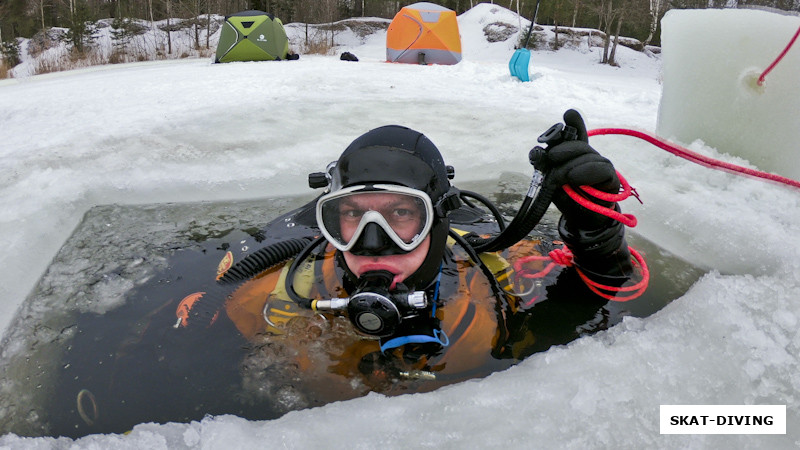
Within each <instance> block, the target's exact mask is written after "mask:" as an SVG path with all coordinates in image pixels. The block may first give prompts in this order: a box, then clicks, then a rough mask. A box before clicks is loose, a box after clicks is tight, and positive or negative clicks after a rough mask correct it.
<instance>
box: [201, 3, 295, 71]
mask: <svg viewBox="0 0 800 450" xmlns="http://www.w3.org/2000/svg"><path fill="white" fill-rule="evenodd" d="M288 54H289V39H288V38H287V37H286V30H284V29H283V22H281V19H278V18H277V17H275V16H273V15H272V14H268V13H265V12H264V11H255V10H253V11H242V12H239V13H236V14H232V15H230V16H227V17H226V18H225V23H224V24H223V25H222V31H221V32H220V35H219V43H218V44H217V57H216V62H218V63H219V62H231V61H273V60H281V59H286V58H287V56H288Z"/></svg>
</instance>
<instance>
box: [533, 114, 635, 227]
mask: <svg viewBox="0 0 800 450" xmlns="http://www.w3.org/2000/svg"><path fill="white" fill-rule="evenodd" d="M564 124H566V125H567V126H571V127H574V128H575V129H576V130H577V139H576V140H573V141H566V142H562V143H560V144H558V145H556V146H554V147H552V148H550V149H549V151H548V155H547V156H548V161H549V164H550V166H551V167H552V172H551V173H550V176H549V178H550V181H552V182H554V183H555V184H556V185H557V186H559V187H558V188H556V190H555V193H554V194H553V204H554V205H556V207H557V208H558V210H559V211H561V214H562V215H563V218H564V221H565V222H566V224H565V225H566V227H567V229H570V230H587V231H588V230H597V229H600V228H605V227H607V226H609V225H610V224H611V222H612V221H613V219H611V218H608V217H606V216H603V215H601V214H597V213H595V212H592V211H590V210H589V209H587V208H585V207H584V206H581V205H580V204H578V203H577V202H575V201H574V200H572V198H570V197H569V195H567V193H566V192H564V190H563V189H561V186H563V185H565V184H568V185H570V186H572V187H573V188H575V190H576V191H578V192H580V189H578V186H584V185H589V186H592V187H593V188H595V189H599V190H601V191H604V192H608V193H611V194H617V193H619V187H620V182H619V177H617V173H616V170H614V165H613V164H611V161H609V160H608V159H606V158H604V157H602V156H600V154H599V153H597V151H596V150H595V149H593V148H592V147H591V146H590V145H589V136H588V135H587V133H586V125H585V124H584V123H583V118H582V117H581V115H580V113H578V112H577V111H575V110H574V109H570V110H569V111H567V112H565V113H564ZM590 200H591V201H592V202H593V203H597V204H599V205H601V206H604V207H608V208H616V204H615V203H613V202H607V201H603V200H599V199H595V198H590Z"/></svg>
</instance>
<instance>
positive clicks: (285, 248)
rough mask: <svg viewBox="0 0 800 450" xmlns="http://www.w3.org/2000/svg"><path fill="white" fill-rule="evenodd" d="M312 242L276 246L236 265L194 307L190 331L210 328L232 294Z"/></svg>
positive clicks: (301, 240) (288, 241)
mask: <svg viewBox="0 0 800 450" xmlns="http://www.w3.org/2000/svg"><path fill="white" fill-rule="evenodd" d="M311 239H312V238H310V237H305V238H296V239H289V240H286V241H281V242H276V243H274V244H271V245H268V246H266V247H263V248H261V249H259V250H258V251H256V252H254V253H252V254H250V255H248V256H247V257H246V258H244V259H243V260H241V261H239V262H238V263H236V264H234V265H233V267H231V268H230V269H228V271H227V272H225V274H224V275H223V276H222V277H221V278H220V279H219V280H217V282H216V283H215V284H214V285H213V286H211V287H210V288H209V289H208V290H207V292H206V293H205V295H203V296H202V297H201V298H200V299H199V300H197V302H196V303H195V304H194V305H193V306H192V308H191V311H190V312H189V319H188V320H187V324H186V325H187V326H188V327H191V328H205V327H207V326H209V325H211V322H212V321H213V320H214V317H215V316H216V315H217V313H219V311H220V310H221V309H222V307H223V306H224V305H225V302H226V301H227V300H228V297H229V296H230V294H232V293H233V291H235V290H236V289H237V288H238V287H239V286H240V285H242V284H243V283H244V282H246V281H249V280H251V279H253V278H254V277H256V276H258V275H259V274H261V273H263V272H264V271H265V270H268V269H271V268H273V267H275V266H277V265H278V264H281V263H283V262H285V261H287V260H289V259H291V258H293V257H294V256H295V255H297V254H298V253H300V252H301V251H302V250H303V248H305V247H306V245H307V244H308V242H309V241H310V240H311Z"/></svg>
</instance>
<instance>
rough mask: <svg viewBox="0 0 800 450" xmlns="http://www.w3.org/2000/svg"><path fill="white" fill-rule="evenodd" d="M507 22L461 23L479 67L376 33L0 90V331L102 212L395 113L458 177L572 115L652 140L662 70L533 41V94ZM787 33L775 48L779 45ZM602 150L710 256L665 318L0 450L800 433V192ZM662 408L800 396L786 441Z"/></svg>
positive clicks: (206, 193) (277, 161) (292, 156)
mask: <svg viewBox="0 0 800 450" xmlns="http://www.w3.org/2000/svg"><path fill="white" fill-rule="evenodd" d="M498 19H502V20H505V21H507V22H508V23H510V24H517V17H516V16H515V15H514V14H512V13H510V12H509V11H508V10H505V9H503V8H499V7H497V6H492V5H489V4H481V5H479V6H477V7H476V8H474V9H473V10H471V11H469V12H467V13H465V14H463V15H462V16H460V18H459V24H460V27H461V34H462V38H463V43H464V59H463V61H462V62H461V63H460V64H458V65H455V66H425V67H422V66H406V65H397V64H387V63H385V62H383V61H384V58H385V54H384V52H383V45H384V41H383V35H380V34H376V35H373V36H371V37H369V38H367V39H365V40H363V41H362V40H360V39H356V38H354V39H353V40H352V41H351V42H346V44H347V45H346V46H344V47H343V48H342V49H341V50H342V51H344V50H348V51H351V52H352V53H354V54H356V55H357V56H358V57H359V58H360V59H361V61H360V62H358V63H350V62H343V61H339V60H338V53H337V56H336V57H332V56H331V57H326V56H309V55H304V56H302V57H301V59H300V60H299V61H296V62H280V63H235V64H224V65H214V64H211V62H210V61H209V60H182V61H170V62H161V63H137V64H128V65H120V66H104V67H98V68H90V69H83V70H79V71H72V72H65V73H55V74H50V75H44V76H36V77H27V78H19V79H13V80H5V81H0V123H2V128H1V129H0V142H2V147H0V168H2V170H0V211H2V215H0V235H2V236H3V237H4V242H5V251H4V253H3V255H2V256H0V258H2V260H0V264H2V266H3V267H4V270H3V271H2V273H0V281H1V282H2V285H3V286H5V293H6V296H5V298H6V300H5V301H4V302H3V303H2V305H0V317H2V324H0V326H2V328H3V329H6V328H7V327H8V325H9V323H11V321H12V319H13V315H14V312H15V311H16V310H17V309H18V307H19V306H20V305H21V304H22V303H23V301H24V299H25V296H26V295H27V293H28V292H29V291H30V289H31V287H32V286H33V285H34V284H35V283H36V280H37V279H38V277H39V276H40V275H41V274H42V272H43V271H44V270H45V268H46V267H47V265H48V263H49V261H50V259H51V258H52V257H53V255H54V254H55V253H56V252H57V250H58V249H59V247H60V246H61V244H62V243H63V242H64V240H65V239H66V238H67V237H68V236H69V234H70V233H71V231H72V230H73V229H74V227H75V226H76V225H77V224H78V222H79V221H80V219H81V217H82V215H83V213H84V212H85V211H86V210H87V209H88V208H90V207H91V206H93V205H98V204H108V203H124V204H134V203H153V202H170V201H208V200H222V199H252V198H265V197H270V196H280V195H286V194H299V193H307V192H308V188H307V186H306V183H305V179H306V176H307V174H308V172H309V171H317V170H320V169H322V168H324V166H325V164H326V163H327V162H329V161H331V160H333V159H335V158H336V157H337V156H338V154H339V153H340V152H341V150H342V149H343V148H344V147H345V146H346V145H347V144H348V143H349V142H350V141H351V140H352V139H353V138H355V137H356V136H358V135H359V134H361V133H362V132H364V131H367V130H369V129H371V128H374V127H376V126H380V125H384V124H387V123H398V124H403V125H407V126H410V127H412V128H416V129H418V130H420V131H422V132H424V133H425V134H427V135H428V136H429V137H430V138H431V139H432V140H433V141H434V142H435V143H436V144H437V145H438V147H439V148H440V149H441V150H442V153H443V154H444V157H445V160H446V161H447V163H448V164H451V165H454V166H455V167H456V179H455V182H456V183H458V182H459V181H463V180H479V179H493V178H496V177H497V176H499V174H500V173H502V172H503V171H516V172H519V171H522V172H526V173H527V171H528V170H529V169H527V168H526V167H527V151H528V150H529V149H530V147H531V146H532V145H534V141H535V138H536V136H538V135H539V134H540V133H541V132H542V131H544V130H545V129H547V128H548V127H549V126H550V125H552V124H553V123H555V122H557V121H559V120H560V119H561V114H562V113H563V112H564V111H565V110H566V109H568V108H577V109H579V110H580V111H582V112H583V113H584V117H585V119H586V121H587V125H588V127H589V128H590V129H592V128H600V127H607V126H613V127H626V128H637V129H642V130H647V131H650V132H654V131H655V127H656V121H657V111H658V107H659V101H660V97H661V85H660V84H659V74H660V67H659V64H660V61H659V60H658V59H655V58H652V57H649V56H646V55H644V54H641V53H635V52H632V51H628V50H627V49H624V48H623V49H619V50H618V58H619V60H620V65H621V67H619V68H612V67H607V66H601V65H598V64H597V60H598V59H599V50H598V49H596V48H593V49H589V48H587V47H585V46H581V47H579V48H577V49H574V50H565V51H560V52H557V53H552V52H546V51H543V52H535V53H534V54H533V57H532V67H533V69H532V70H533V72H534V73H533V77H532V78H533V81H532V82H530V83H521V82H519V81H517V80H514V79H512V78H511V77H510V76H509V73H508V67H507V62H508V59H509V58H510V57H511V54H512V53H513V43H514V41H513V39H512V40H509V41H506V42H500V43H495V44H489V43H487V42H486V41H485V39H483V37H482V36H483V33H482V29H483V27H484V26H485V25H486V24H488V23H491V22H493V21H495V20H498ZM524 23H525V22H524V21H523V24H524ZM772 44H774V45H773V47H776V50H775V53H777V52H778V51H779V50H780V49H781V48H782V47H783V46H784V45H785V42H775V43H772ZM666 51H668V49H667V48H665V52H666ZM674 120H679V118H674ZM790 120H795V121H796V119H790ZM736 126H748V124H746V123H745V124H743V125H742V124H736ZM592 143H593V145H594V146H595V147H596V148H597V149H598V150H599V151H600V152H601V153H603V154H604V155H606V156H608V157H609V158H610V159H611V160H612V161H614V163H615V164H616V165H617V167H618V169H619V170H620V171H621V172H622V173H623V174H624V175H625V176H626V178H627V179H628V180H629V181H630V182H631V183H632V184H633V185H634V186H635V187H636V188H637V189H638V191H639V193H640V195H641V197H642V199H643V201H644V204H643V205H639V204H638V203H634V202H632V201H628V202H626V203H625V204H623V208H625V209H626V211H628V212H633V213H635V214H637V216H638V217H639V222H640V225H639V227H637V228H636V229H635V230H634V232H636V233H639V234H640V235H642V236H643V237H645V238H647V239H649V240H651V241H652V242H655V243H656V244H658V245H659V246H661V247H662V248H664V249H666V250H668V251H672V252H674V253H675V254H677V255H678V256H680V257H683V258H685V259H687V260H689V261H691V262H692V263H694V264H696V265H699V266H701V267H705V268H708V274H707V275H706V276H704V277H703V278H702V279H701V280H700V281H698V282H697V283H696V284H695V285H694V286H693V287H692V289H690V291H689V292H688V293H687V294H686V295H684V296H683V297H681V298H679V299H676V300H675V301H674V302H672V303H671V304H670V305H669V306H668V307H667V308H665V309H664V310H662V311H660V312H659V313H657V314H655V315H654V316H651V317H649V318H647V319H630V318H629V319H626V320H625V321H624V322H623V323H622V324H621V325H619V326H616V327H614V328H612V329H611V330H609V331H607V332H603V333H600V334H598V335H596V336H593V337H590V338H584V339H580V340H578V341H576V342H574V343H572V344H570V345H568V346H564V347H559V348H554V349H551V350H550V351H548V352H545V353H542V354H537V355H535V356H533V357H531V358H529V359H528V360H526V361H525V362H523V363H522V364H520V365H519V366H517V367H515V368H513V369H511V370H508V371H505V372H501V373H496V374H494V375H492V376H490V377H489V378H487V379H484V380H475V381H471V382H467V383H463V384H459V385H454V386H450V387H447V388H444V389H441V390H439V391H436V392H433V393H428V394H417V395H407V396H400V397H394V398H386V397H383V396H380V395H370V396H367V397H365V398H362V399H358V400H354V401H348V402H342V403H336V404H331V405H327V406H325V407H322V408H317V409H313V410H306V411H300V412H294V413H290V414H288V415H286V416H284V417H282V418H281V419H278V420H273V421H268V422H252V421H246V420H244V419H240V418H236V417H230V416H226V417H209V418H207V419H204V420H203V421H202V422H194V423H191V424H166V425H157V424H144V425H140V426H137V427H136V428H135V429H134V430H133V432H132V433H130V434H129V435H124V436H122V435H98V436H88V437H85V438H82V439H79V440H77V441H71V440H68V439H65V438H60V439H55V438H36V439H25V438H20V437H17V436H14V435H12V434H7V435H5V436H2V437H0V446H6V447H8V448H71V447H72V446H73V445H74V446H75V447H77V448H108V447H114V448H170V449H173V448H201V447H202V448H223V447H224V448H243V447H255V446H263V445H265V444H266V445H268V446H269V447H278V446H283V447H290V448H308V447H314V446H320V445H326V446H327V447H331V448H376V447H384V448H401V447H402V448H407V447H409V446H418V447H422V446H430V447H434V446H435V447H444V448H456V447H458V448H463V447H469V448H487V447H497V446H498V445H500V443H502V444H503V445H505V446H508V447H513V448H529V447H531V446H534V447H538V448H581V449H583V448H608V447H622V448H712V447H713V448H755V447H759V448H793V447H795V446H796V445H800V431H798V430H800V415H799V414H800V410H799V409H798V398H797V392H798V391H800V375H798V373H800V371H799V370H798V369H800V367H798V366H799V365H800V364H798V361H800V333H798V332H797V328H798V318H800V304H798V303H797V299H798V297H800V275H798V274H800V257H798V256H797V252H796V249H797V248H800V225H798V224H799V223H800V220H798V219H800V195H798V192H797V191H795V190H791V189H789V188H785V187H782V186H779V185H775V184H768V183H764V182H761V181H757V180H752V179H745V178H741V177H736V176H733V175H730V174H725V173H721V172H715V171H712V170H710V169H708V168H704V167H700V166H694V165H692V164H690V163H688V162H685V161H683V160H680V159H677V158H675V157H674V156H670V155H668V154H666V153H664V152H662V151H660V150H658V149H656V148H655V147H652V146H650V145H649V144H646V143H644V142H641V141H636V140H634V139H632V138H624V137H597V138H593V140H592ZM687 144H689V143H687ZM691 145H692V149H694V150H696V151H699V152H702V153H704V154H707V155H709V156H713V157H717V158H721V159H723V160H726V161H729V162H734V163H737V164H748V163H747V161H744V160H742V159H739V158H734V157H730V156H728V155H725V154H724V150H722V149H721V150H719V151H718V150H715V149H711V148H708V147H705V146H703V145H702V144H701V143H699V142H695V143H691ZM6 344H7V343H6ZM4 351H8V350H7V349H6V350H4ZM4 355H5V353H4ZM662 404H733V405H741V404H781V405H786V406H787V422H788V424H787V432H788V434H786V435H777V436H758V435H753V436H748V435H660V434H659V405H662Z"/></svg>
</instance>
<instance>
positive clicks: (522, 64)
mask: <svg viewBox="0 0 800 450" xmlns="http://www.w3.org/2000/svg"><path fill="white" fill-rule="evenodd" d="M530 60H531V51H530V50H528V49H527V48H520V49H517V51H515V52H514V54H513V55H512V56H511V61H509V62H508V70H510V71H511V76H512V77H517V78H519V81H531V79H530V76H529V75H528V63H529V62H530Z"/></svg>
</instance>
